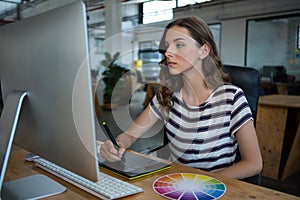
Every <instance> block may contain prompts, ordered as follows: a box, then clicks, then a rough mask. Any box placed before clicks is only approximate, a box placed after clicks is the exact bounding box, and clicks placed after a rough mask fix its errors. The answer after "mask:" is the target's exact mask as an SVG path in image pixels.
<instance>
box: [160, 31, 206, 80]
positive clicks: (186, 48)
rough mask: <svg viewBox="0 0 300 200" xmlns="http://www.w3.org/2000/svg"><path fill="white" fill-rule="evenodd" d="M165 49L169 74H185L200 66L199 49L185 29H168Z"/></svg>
mask: <svg viewBox="0 0 300 200" xmlns="http://www.w3.org/2000/svg"><path fill="white" fill-rule="evenodd" d="M165 47H166V52H165V56H166V58H167V63H168V67H169V72H170V74H172V75H176V74H181V73H185V72H187V71H190V69H193V68H194V67H198V66H200V65H201V59H200V55H201V48H200V46H199V45H198V44H197V42H196V41H195V40H194V39H193V38H192V37H191V35H190V33H189V31H188V30H187V29H186V28H184V27H180V26H173V27H172V28H170V29H169V30H168V31H167V33H166V37H165Z"/></svg>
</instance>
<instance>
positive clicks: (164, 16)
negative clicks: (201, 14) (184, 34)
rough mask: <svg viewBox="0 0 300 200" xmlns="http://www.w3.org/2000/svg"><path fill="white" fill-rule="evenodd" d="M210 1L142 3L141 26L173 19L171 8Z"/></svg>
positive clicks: (191, 0)
mask: <svg viewBox="0 0 300 200" xmlns="http://www.w3.org/2000/svg"><path fill="white" fill-rule="evenodd" d="M206 1H211V0H169V1H166V0H164V1H149V2H145V3H143V24H149V23H154V22H160V21H165V20H172V19H173V8H175V7H176V6H177V7H183V6H186V5H192V4H196V3H203V2H206Z"/></svg>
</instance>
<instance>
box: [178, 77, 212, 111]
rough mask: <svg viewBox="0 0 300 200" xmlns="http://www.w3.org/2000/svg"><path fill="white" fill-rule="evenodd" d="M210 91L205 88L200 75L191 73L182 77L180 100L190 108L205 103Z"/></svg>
mask: <svg viewBox="0 0 300 200" xmlns="http://www.w3.org/2000/svg"><path fill="white" fill-rule="evenodd" d="M211 92H212V91H210V90H209V89H208V88H207V85H206V84H205V81H204V78H203V76H202V74H201V73H196V72H195V73H191V74H190V75H189V76H186V75H185V76H184V77H183V87H182V98H183V99H184V101H185V102H186V103H187V104H188V105H191V106H197V105H200V104H202V103H203V102H205V101H206V100H207V99H208V97H209V96H210V94H211Z"/></svg>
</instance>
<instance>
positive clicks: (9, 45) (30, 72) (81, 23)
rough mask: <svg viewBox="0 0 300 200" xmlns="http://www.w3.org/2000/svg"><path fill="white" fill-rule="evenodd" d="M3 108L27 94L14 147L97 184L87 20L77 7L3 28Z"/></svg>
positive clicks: (0, 36)
mask: <svg viewBox="0 0 300 200" xmlns="http://www.w3.org/2000/svg"><path fill="white" fill-rule="evenodd" d="M0 80H1V87H2V88H1V89H2V95H3V100H4V107H5V105H6V104H7V103H8V102H6V99H7V97H8V96H9V95H10V94H12V93H13V92H14V91H23V92H26V94H27V97H25V99H24V102H23V104H22V106H21V112H20V118H19V121H18V124H17V126H16V134H15V138H14V144H16V145H18V146H20V147H23V148H24V149H26V150H28V151H30V152H32V153H34V154H37V155H39V156H41V157H43V158H45V159H47V160H49V161H51V162H54V163H56V164H58V165H60V166H62V167H64V168H66V169H68V170H70V171H73V172H75V173H77V174H79V175H81V176H83V177H85V178H87V179H90V180H92V181H97V178H98V171H99V168H98V163H97V156H96V153H97V151H96V130H95V129H96V128H95V119H96V118H95V113H94V102H93V92H92V82H91V76H90V64H89V48H88V35H87V17H86V9H85V6H84V3H82V2H79V1H77V2H75V3H71V4H68V5H66V6H63V7H60V8H57V9H53V10H50V11H48V12H45V13H42V14H39V15H36V16H33V17H30V18H26V19H23V20H20V21H18V22H15V23H12V24H9V25H5V26H2V27H0Z"/></svg>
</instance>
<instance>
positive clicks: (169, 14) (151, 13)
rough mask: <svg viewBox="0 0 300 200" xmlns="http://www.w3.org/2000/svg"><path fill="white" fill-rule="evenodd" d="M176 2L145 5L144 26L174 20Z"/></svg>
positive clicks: (147, 3) (155, 2)
mask: <svg viewBox="0 0 300 200" xmlns="http://www.w3.org/2000/svg"><path fill="white" fill-rule="evenodd" d="M175 7H176V1H150V2H146V3H144V4H143V24H149V23H153V22H158V21H164V20H171V19H173V8H175Z"/></svg>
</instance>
